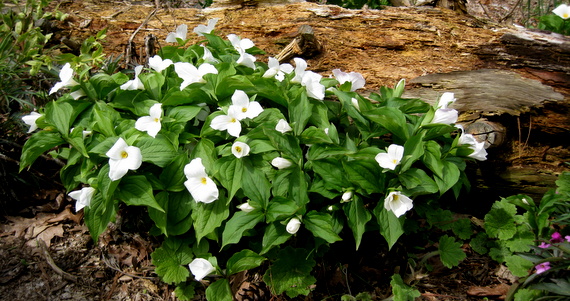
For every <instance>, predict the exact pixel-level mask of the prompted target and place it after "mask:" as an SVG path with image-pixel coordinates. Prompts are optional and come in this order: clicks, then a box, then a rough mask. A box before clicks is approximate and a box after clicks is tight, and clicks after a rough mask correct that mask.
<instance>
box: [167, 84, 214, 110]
mask: <svg viewBox="0 0 570 301" xmlns="http://www.w3.org/2000/svg"><path fill="white" fill-rule="evenodd" d="M209 101H210V96H209V95H208V94H207V93H206V92H204V91H203V90H202V89H184V90H183V91H180V90H179V89H178V88H174V89H170V90H169V91H168V92H167V93H166V95H164V97H163V99H162V105H163V106H180V105H185V104H198V103H204V102H205V103H208V102H209Z"/></svg>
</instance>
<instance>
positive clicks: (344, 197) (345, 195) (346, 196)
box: [340, 191, 352, 203]
mask: <svg viewBox="0 0 570 301" xmlns="http://www.w3.org/2000/svg"><path fill="white" fill-rule="evenodd" d="M341 199H342V200H341V201H340V202H341V203H346V202H350V200H351V199H352V191H347V192H345V193H343V194H342V197H341Z"/></svg>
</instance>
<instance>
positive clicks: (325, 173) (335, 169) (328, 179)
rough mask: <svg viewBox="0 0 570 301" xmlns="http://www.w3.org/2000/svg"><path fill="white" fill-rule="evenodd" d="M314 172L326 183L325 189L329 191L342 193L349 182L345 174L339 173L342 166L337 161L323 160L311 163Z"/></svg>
mask: <svg viewBox="0 0 570 301" xmlns="http://www.w3.org/2000/svg"><path fill="white" fill-rule="evenodd" d="M311 167H312V168H313V171H314V172H315V173H317V174H318V175H319V176H320V177H321V178H322V179H323V181H324V182H325V188H327V189H329V190H336V191H342V188H343V187H345V185H346V183H347V180H346V178H345V175H344V173H342V172H339V170H340V168H341V167H340V164H339V161H338V160H335V159H332V158H331V159H323V160H316V161H312V162H311Z"/></svg>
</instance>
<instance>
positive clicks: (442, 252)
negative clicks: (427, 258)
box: [438, 235, 467, 269]
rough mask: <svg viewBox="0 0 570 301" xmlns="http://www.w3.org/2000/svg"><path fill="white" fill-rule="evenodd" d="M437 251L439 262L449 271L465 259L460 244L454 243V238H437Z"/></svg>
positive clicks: (445, 236)
mask: <svg viewBox="0 0 570 301" xmlns="http://www.w3.org/2000/svg"><path fill="white" fill-rule="evenodd" d="M438 250H439V256H440V259H441V262H442V263H443V265H444V266H446V267H447V268H450V269H451V268H452V267H454V266H457V265H459V262H460V261H461V260H463V259H465V257H467V255H465V252H463V250H462V249H461V243H460V242H456V241H455V238H453V237H449V236H447V235H443V236H442V237H440V238H439V246H438Z"/></svg>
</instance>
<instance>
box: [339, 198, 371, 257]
mask: <svg viewBox="0 0 570 301" xmlns="http://www.w3.org/2000/svg"><path fill="white" fill-rule="evenodd" d="M353 198H354V200H352V201H351V202H348V203H346V204H345V205H344V207H343V209H344V214H346V219H347V221H348V226H349V227H350V229H351V230H352V235H353V236H354V240H355V242H356V249H357V250H358V247H359V246H360V242H361V241H362V235H363V234H364V232H365V231H366V223H368V222H369V221H370V220H371V219H372V214H370V212H369V211H368V209H366V208H365V207H364V202H363V201H362V199H361V198H359V197H356V196H355V197H353Z"/></svg>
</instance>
